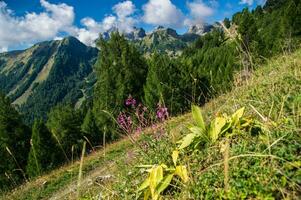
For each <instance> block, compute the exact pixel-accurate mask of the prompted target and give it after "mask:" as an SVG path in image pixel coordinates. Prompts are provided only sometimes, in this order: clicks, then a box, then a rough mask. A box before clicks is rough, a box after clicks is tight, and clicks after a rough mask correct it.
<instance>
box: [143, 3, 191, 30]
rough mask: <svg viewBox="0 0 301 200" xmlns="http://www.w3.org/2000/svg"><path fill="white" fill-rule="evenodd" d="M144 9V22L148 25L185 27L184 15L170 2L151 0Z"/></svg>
mask: <svg viewBox="0 0 301 200" xmlns="http://www.w3.org/2000/svg"><path fill="white" fill-rule="evenodd" d="M142 9H143V11H144V16H143V21H144V22H145V23H147V24H152V25H166V26H172V27H182V26H183V22H184V18H185V17H184V14H183V13H182V11H181V10H180V9H178V8H177V7H176V6H175V5H174V4H172V2H171V1H170V0H149V1H148V3H146V4H145V5H144V6H143V7H142Z"/></svg>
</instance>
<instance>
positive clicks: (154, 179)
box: [149, 165, 163, 196]
mask: <svg viewBox="0 0 301 200" xmlns="http://www.w3.org/2000/svg"><path fill="white" fill-rule="evenodd" d="M149 179H150V180H149V186H150V190H151V194H152V196H154V194H155V189H156V187H157V185H158V184H159V183H160V182H161V181H162V179H163V168H162V166H160V165H159V166H156V167H153V168H152V170H151V172H150V175H149Z"/></svg>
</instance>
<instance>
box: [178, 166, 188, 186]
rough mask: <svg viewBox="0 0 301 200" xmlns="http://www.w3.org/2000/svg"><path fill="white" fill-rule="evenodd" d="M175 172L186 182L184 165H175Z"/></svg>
mask: <svg viewBox="0 0 301 200" xmlns="http://www.w3.org/2000/svg"><path fill="white" fill-rule="evenodd" d="M175 174H176V175H178V176H179V177H180V178H181V179H182V181H183V182H184V183H187V182H188V180H189V177H188V172H187V168H186V167H185V166H182V165H181V166H177V167H176V171H175Z"/></svg>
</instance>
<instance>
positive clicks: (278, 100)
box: [2, 50, 301, 200]
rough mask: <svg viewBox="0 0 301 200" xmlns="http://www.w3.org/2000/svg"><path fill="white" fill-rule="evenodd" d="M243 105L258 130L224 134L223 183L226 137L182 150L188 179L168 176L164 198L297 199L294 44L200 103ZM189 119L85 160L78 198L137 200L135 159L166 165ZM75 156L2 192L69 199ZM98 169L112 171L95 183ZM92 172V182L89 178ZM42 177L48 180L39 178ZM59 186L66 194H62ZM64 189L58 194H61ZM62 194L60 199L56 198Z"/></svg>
mask: <svg viewBox="0 0 301 200" xmlns="http://www.w3.org/2000/svg"><path fill="white" fill-rule="evenodd" d="M241 107H245V108H246V115H247V116H251V117H252V118H255V119H257V120H258V121H260V122H261V123H262V124H263V125H262V130H261V131H253V132H240V133H238V134H237V135H236V136H234V137H232V138H231V139H230V147H229V171H228V172H227V174H226V175H228V176H229V180H228V182H227V185H228V190H227V191H226V190H225V183H224V181H225V172H224V163H223V158H224V154H223V153H222V151H221V146H222V145H223V144H224V143H225V138H220V139H219V140H218V141H217V142H216V143H214V144H212V145H204V146H203V147H202V148H200V149H198V150H197V151H185V152H183V153H181V155H180V160H179V163H180V164H183V165H186V166H187V168H188V172H189V176H190V182H189V183H188V184H186V185H184V184H182V183H180V182H179V181H177V180H174V181H172V183H171V184H172V186H170V187H169V188H168V189H167V190H166V191H165V192H164V193H163V195H164V198H163V199H185V200H187V199H246V198H247V199H300V198H301V170H300V167H301V155H300V152H301V50H299V51H297V52H295V53H294V54H292V55H289V56H279V57H278V58H274V59H273V60H272V61H270V62H268V63H267V64H265V65H264V66H261V67H259V68H258V70H256V71H255V72H254V73H253V75H252V77H251V78H250V79H249V80H247V81H246V82H245V83H244V84H243V85H242V86H240V87H237V88H234V89H233V90H232V91H231V92H229V93H227V94H224V95H222V96H220V97H217V98H216V99H214V100H212V101H210V102H209V103H207V104H206V105H205V106H204V107H203V108H202V109H203V114H204V116H205V119H206V121H207V122H208V121H209V120H210V119H212V118H213V116H215V115H217V114H220V113H228V114H231V113H233V112H234V111H235V110H237V109H238V108H241ZM191 123H193V120H192V117H191V114H186V115H183V116H180V117H177V118H172V119H170V120H169V121H168V122H166V123H165V124H163V125H161V126H160V127H158V128H156V129H153V130H152V129H149V130H147V131H146V132H147V133H151V134H145V135H142V136H141V138H140V140H139V142H138V144H139V146H140V148H138V147H135V146H133V145H132V144H130V142H129V141H128V140H126V139H125V140H122V141H120V142H117V143H116V144H112V145H111V146H109V147H108V149H107V153H106V156H105V157H104V155H103V154H104V152H103V151H99V152H96V153H95V154H93V155H91V156H88V157H87V158H85V160H84V166H83V183H84V184H82V187H81V188H80V194H81V198H82V199H96V198H97V197H99V196H102V197H104V199H106V197H107V198H109V199H136V198H137V197H138V193H137V189H138V188H139V186H140V185H141V183H142V182H143V180H144V179H145V178H146V173H145V171H143V170H141V169H140V168H137V166H139V165H142V164H161V163H165V164H167V165H172V160H171V158H170V155H171V152H172V151H173V150H174V149H175V148H176V146H177V144H176V141H178V140H179V139H180V138H182V137H183V136H184V135H185V134H187V132H188V131H187V128H186V126H187V125H188V124H191ZM78 168H79V162H77V163H75V164H74V165H70V166H65V167H62V168H61V169H59V170H56V171H54V172H52V173H50V174H49V175H45V176H42V177H40V178H38V179H36V180H33V181H31V182H30V183H27V184H24V185H23V186H21V187H19V188H17V189H16V190H15V191H13V192H11V193H9V194H6V195H4V196H2V199H48V198H50V197H63V198H65V199H76V191H71V192H70V191H69V192H66V188H68V187H70V188H72V187H71V186H73V185H76V184H77V183H76V179H77V176H78ZM97 175H113V178H111V179H109V180H107V181H104V182H102V183H97V182H95V181H94V180H93V179H94V178H95V177H97ZM89 179H91V180H92V182H91V183H89V181H87V180H89ZM44 181H47V182H46V183H45V184H43V182H44ZM65 193H66V194H65ZM62 194H64V195H63V196H60V195H62ZM61 199H62V198H61Z"/></svg>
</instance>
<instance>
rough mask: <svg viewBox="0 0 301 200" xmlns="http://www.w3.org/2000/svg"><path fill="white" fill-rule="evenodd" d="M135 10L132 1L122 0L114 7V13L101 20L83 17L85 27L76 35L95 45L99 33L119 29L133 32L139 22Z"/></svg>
mask: <svg viewBox="0 0 301 200" xmlns="http://www.w3.org/2000/svg"><path fill="white" fill-rule="evenodd" d="M135 10H136V8H135V5H134V4H133V2H132V1H129V0H127V1H124V2H120V3H118V4H116V5H115V6H114V7H113V14H112V15H108V16H106V17H105V18H104V19H103V20H102V21H101V22H96V21H95V20H94V19H92V18H89V17H87V18H84V19H82V20H81V24H82V25H83V26H84V28H80V29H77V33H76V36H77V38H78V39H79V40H80V41H81V42H83V43H85V44H87V45H89V46H94V44H95V40H96V39H97V38H98V37H99V33H103V32H106V31H110V30H117V29H118V31H120V32H124V33H128V32H131V31H132V30H133V27H134V26H135V24H136V23H137V22H138V20H137V19H136V18H135V17H134V16H133V15H134V13H135Z"/></svg>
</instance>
